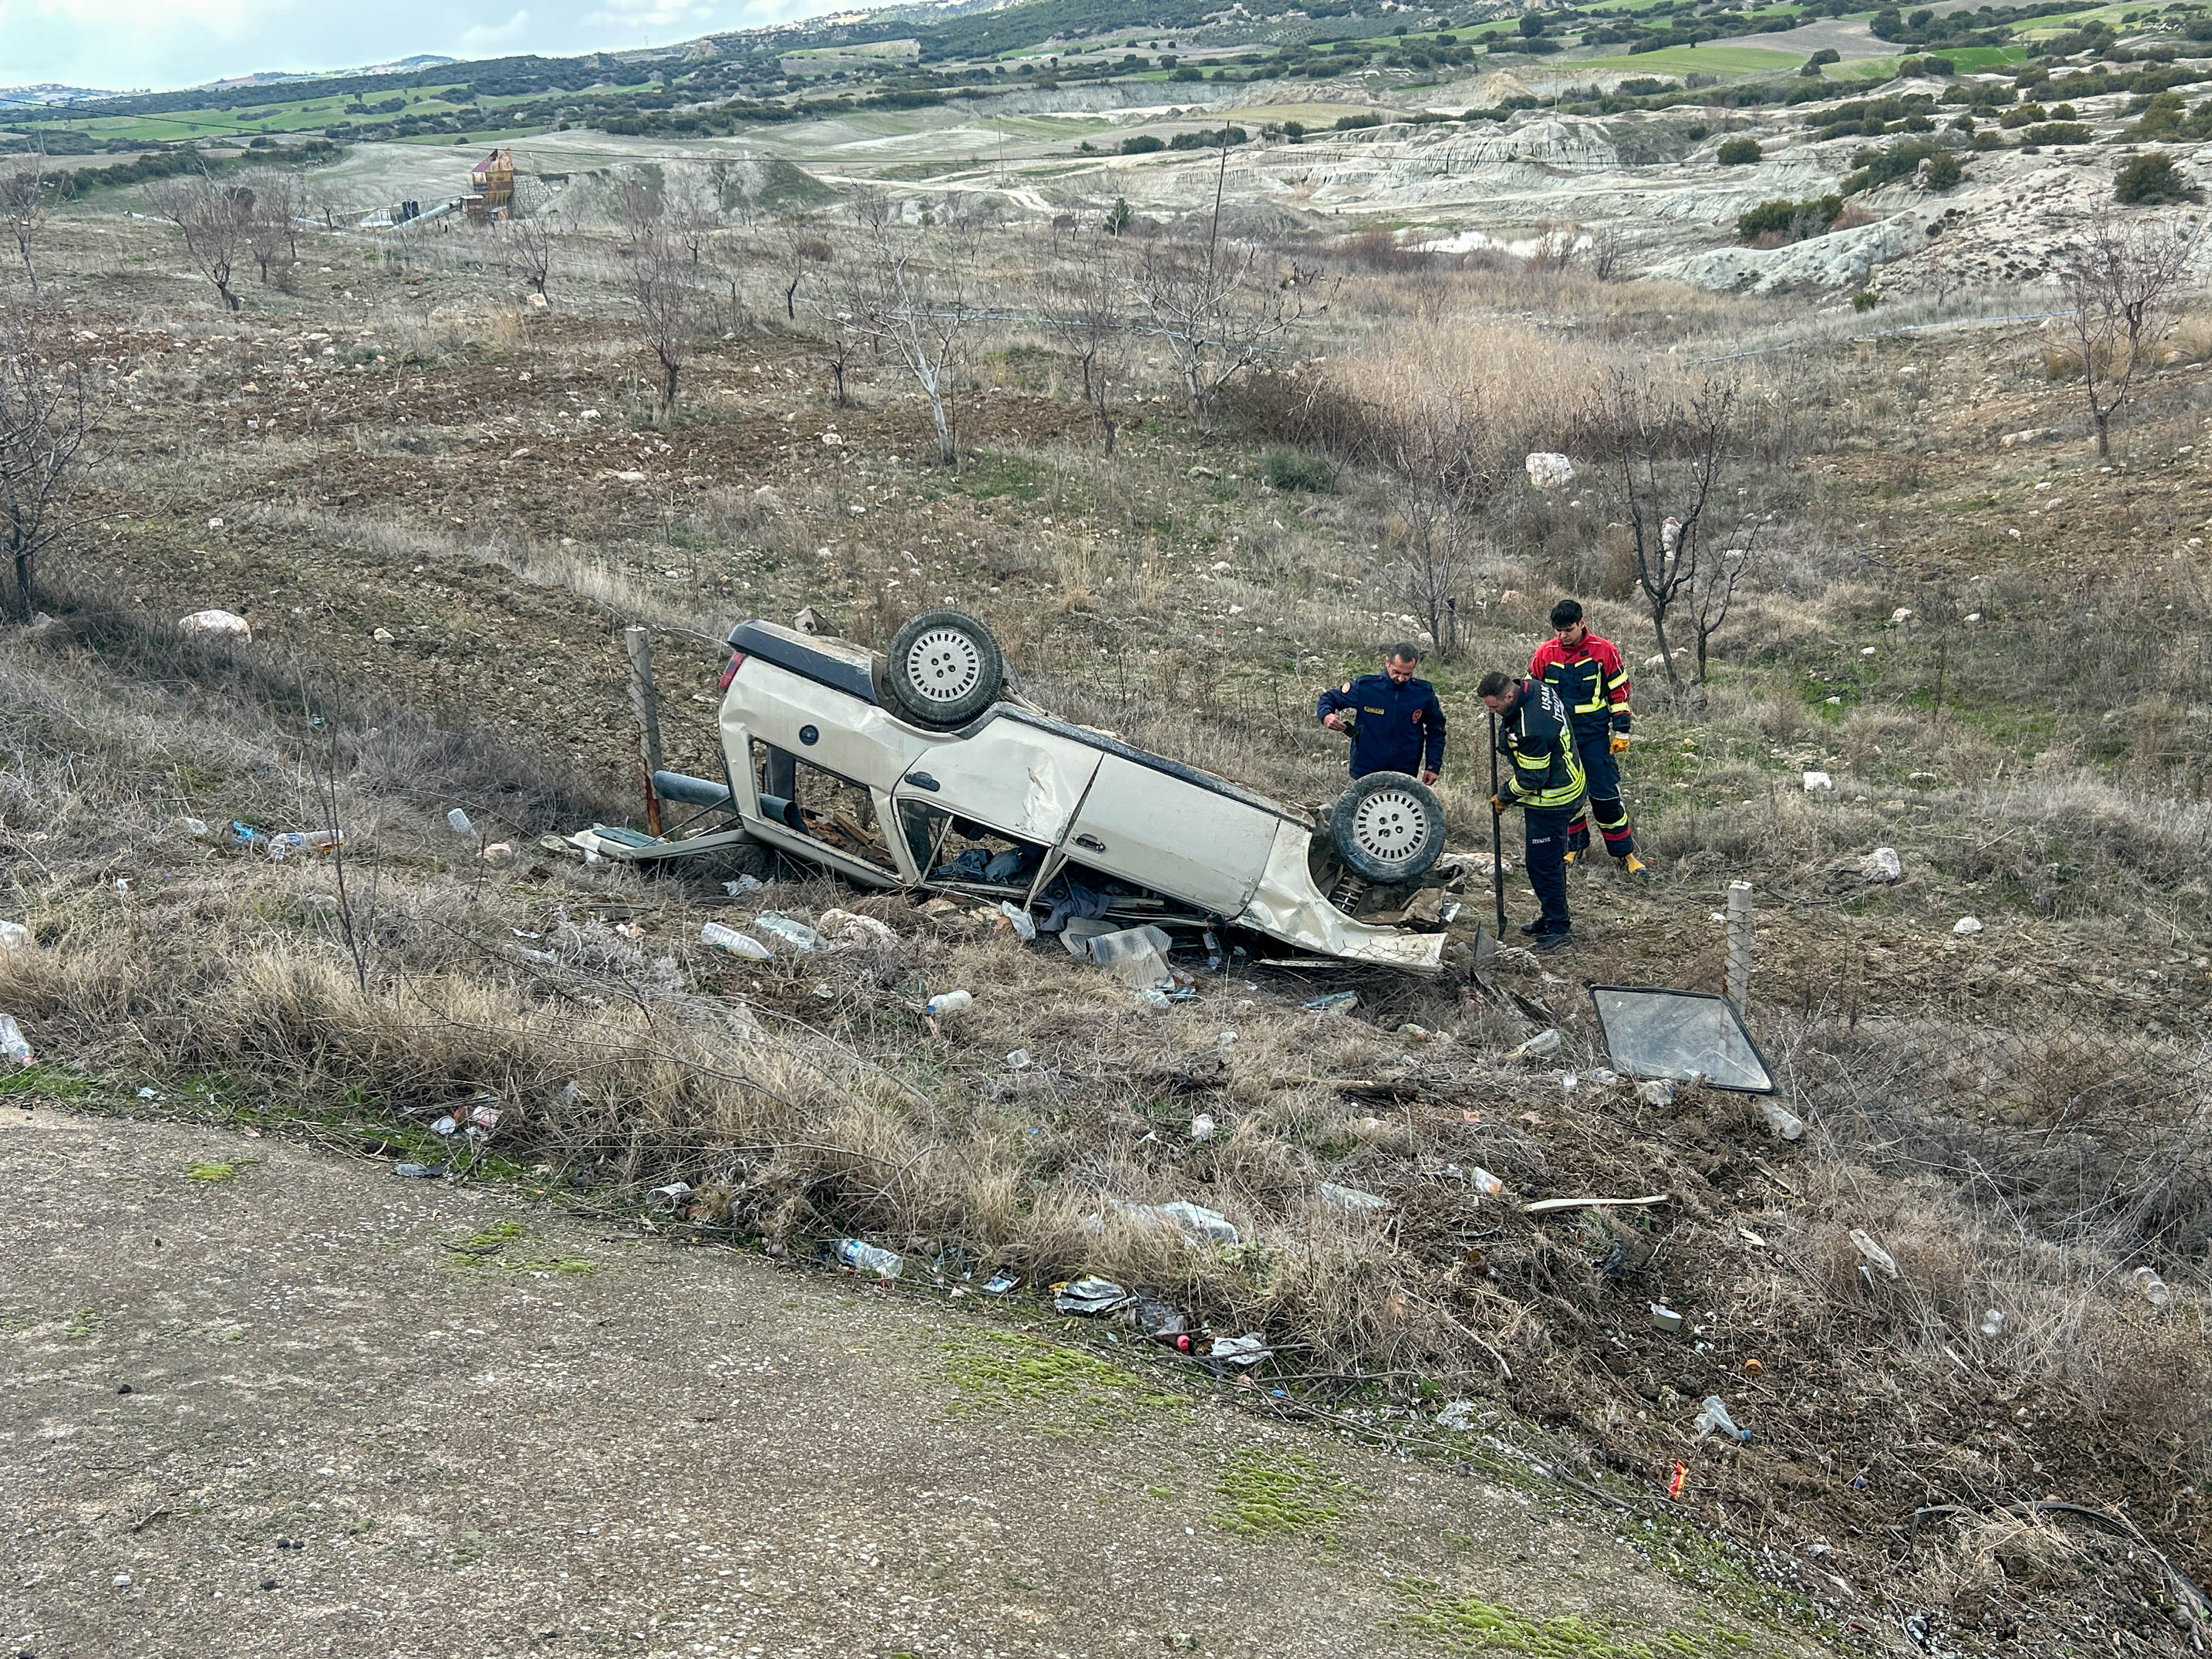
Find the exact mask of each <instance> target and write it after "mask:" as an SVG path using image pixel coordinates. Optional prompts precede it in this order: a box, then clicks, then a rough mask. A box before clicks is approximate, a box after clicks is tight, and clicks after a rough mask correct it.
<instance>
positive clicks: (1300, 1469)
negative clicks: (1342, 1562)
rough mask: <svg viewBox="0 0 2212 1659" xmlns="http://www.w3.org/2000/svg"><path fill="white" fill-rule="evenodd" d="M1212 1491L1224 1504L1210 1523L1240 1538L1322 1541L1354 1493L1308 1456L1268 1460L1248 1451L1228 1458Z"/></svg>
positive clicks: (1290, 1455)
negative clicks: (1283, 1538) (1277, 1537)
mask: <svg viewBox="0 0 2212 1659" xmlns="http://www.w3.org/2000/svg"><path fill="white" fill-rule="evenodd" d="M1213 1490H1214V1492H1216V1494H1218V1496H1219V1497H1220V1498H1221V1499H1222V1500H1223V1502H1224V1504H1225V1505H1226V1507H1225V1508H1224V1509H1222V1510H1218V1511H1216V1512H1215V1514H1214V1515H1213V1516H1212V1522H1213V1524H1214V1525H1215V1526H1217V1527H1218V1528H1221V1529H1222V1530H1223V1531H1224V1532H1233V1533H1235V1534H1237V1536H1238V1537H1240V1538H1271V1537H1275V1536H1278V1535H1284V1536H1290V1537H1305V1536H1311V1537H1319V1538H1322V1539H1324V1540H1325V1539H1327V1538H1328V1534H1330V1532H1331V1531H1332V1530H1333V1529H1334V1527H1335V1525H1336V1523H1337V1522H1339V1521H1341V1520H1342V1519H1343V1518H1344V1500H1348V1499H1351V1498H1356V1497H1358V1495H1359V1494H1358V1492H1356V1491H1354V1489H1353V1488H1352V1484H1351V1483H1350V1482H1349V1481H1347V1480H1345V1479H1344V1478H1343V1477H1342V1476H1341V1475H1339V1474H1334V1473H1333V1472H1331V1471H1329V1470H1328V1469H1325V1468H1322V1466H1321V1463H1320V1462H1319V1461H1318V1460H1316V1458H1314V1457H1313V1456H1312V1455H1310V1454H1309V1453H1306V1452H1301V1451H1285V1452H1279V1453H1276V1454H1275V1455H1273V1456H1270V1455H1268V1454H1267V1453H1266V1452H1263V1451H1258V1450H1255V1449H1251V1448H1249V1447H1248V1448H1246V1449H1243V1450H1241V1451H1236V1452H1231V1454H1230V1455H1229V1467H1228V1468H1225V1469H1224V1470H1223V1471H1222V1472H1221V1478H1220V1479H1219V1480H1216V1481H1215V1482H1214V1483H1213Z"/></svg>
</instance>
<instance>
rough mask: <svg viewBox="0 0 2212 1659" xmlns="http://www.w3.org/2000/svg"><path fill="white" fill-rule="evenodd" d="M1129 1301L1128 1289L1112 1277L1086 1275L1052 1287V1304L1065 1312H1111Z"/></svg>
mask: <svg viewBox="0 0 2212 1659" xmlns="http://www.w3.org/2000/svg"><path fill="white" fill-rule="evenodd" d="M1128 1301H1129V1293H1128V1291H1125V1290H1123V1289H1122V1288H1121V1286H1120V1285H1116V1284H1115V1282H1114V1281H1113V1280H1112V1279H1095V1278H1091V1277H1088V1276H1086V1277H1085V1278H1082V1279H1073V1280H1071V1281H1069V1282H1067V1283H1066V1284H1060V1285H1054V1286H1053V1287H1052V1305H1053V1306H1054V1308H1055V1309H1057V1310H1059V1311H1060V1312H1061V1313H1064V1314H1103V1313H1111V1312H1113V1311H1114V1310H1115V1309H1116V1308H1119V1307H1121V1306H1123V1305H1124V1304H1127V1302H1128Z"/></svg>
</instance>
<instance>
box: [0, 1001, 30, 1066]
mask: <svg viewBox="0 0 2212 1659" xmlns="http://www.w3.org/2000/svg"><path fill="white" fill-rule="evenodd" d="M31 1058H32V1056H31V1045H30V1044H29V1043H27V1042H25V1041H24V1040H23V1033H22V1030H21V1027H19V1026H18V1025H17V1024H15V1015H13V1014H0V1060H6V1061H7V1062H8V1063H9V1065H10V1066H28V1065H29V1064H30V1063H31Z"/></svg>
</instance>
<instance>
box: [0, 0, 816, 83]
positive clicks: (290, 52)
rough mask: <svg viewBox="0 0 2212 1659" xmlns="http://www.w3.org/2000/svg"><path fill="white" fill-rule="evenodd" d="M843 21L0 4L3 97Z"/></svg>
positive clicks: (770, 9) (711, 11) (496, 0)
mask: <svg viewBox="0 0 2212 1659" xmlns="http://www.w3.org/2000/svg"><path fill="white" fill-rule="evenodd" d="M829 9H832V5H831V4H830V3H829V0H530V3H529V7H528V9H527V10H523V9H518V8H517V4H516V0H380V3H378V4H376V5H374V6H359V5H328V4H320V5H315V4H309V3H307V0H0V84H7V85H15V84H18V83H23V82H40V81H58V82H63V83H64V84H65V85H70V86H80V87H107V88H116V89H118V90H123V89H129V88H140V87H155V88H171V87H188V86H197V85H199V84H201V83H202V82H209V81H215V80H220V79H226V78H228V77H230V76H241V75H251V74H253V73H256V72H258V71H261V70H286V71H291V72H295V73H297V72H302V71H312V70H337V69H351V68H356V67H358V66H361V65H364V64H381V63H389V62H391V61H392V59H394V58H405V57H408V56H410V54H412V53H415V52H445V53H449V54H451V55H453V56H455V57H471V56H479V55H491V56H498V55H501V54H504V53H507V52H539V53H543V54H544V55H545V56H547V57H559V56H563V55H568V54H573V53H576V52H593V51H599V50H601V49H604V48H610V47H611V48H621V47H625V46H637V45H638V44H639V43H640V42H641V40H651V41H652V42H653V44H654V45H656V46H659V45H666V44H669V43H671V42H673V41H676V40H684V39H686V38H688V37H690V36H692V35H696V34H707V33H715V32H717V31H720V30H726V29H734V28H743V27H748V26H750V25H754V24H757V23H760V22H763V21H786V20H788V19H790V18H793V17H801V16H808V15H813V14H815V13H817V12H822V11H826V10H829Z"/></svg>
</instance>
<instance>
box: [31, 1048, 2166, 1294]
mask: <svg viewBox="0 0 2212 1659" xmlns="http://www.w3.org/2000/svg"><path fill="white" fill-rule="evenodd" d="M5 1018H6V1016H4V1015H0V1020H4V1019H5ZM6 1029H7V1028H6V1026H5V1025H0V1041H4V1039H5V1034H6ZM2135 1280H2136V1289H2137V1290H2139V1291H2142V1293H2143V1300H2144V1301H2146V1302H2148V1303H2149V1304H2150V1305H2151V1306H2152V1307H2154V1308H2156V1309H2158V1310H2160V1311H2161V1312H2163V1311H2164V1310H2166V1309H2168V1308H2171V1307H2172V1305H2173V1287H2172V1285H2168V1284H2167V1283H2166V1281H2165V1280H2164V1279H2160V1277H2159V1276H2158V1271H2157V1269H2155V1268H2154V1267H2138V1268H2136V1272H2135Z"/></svg>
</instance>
